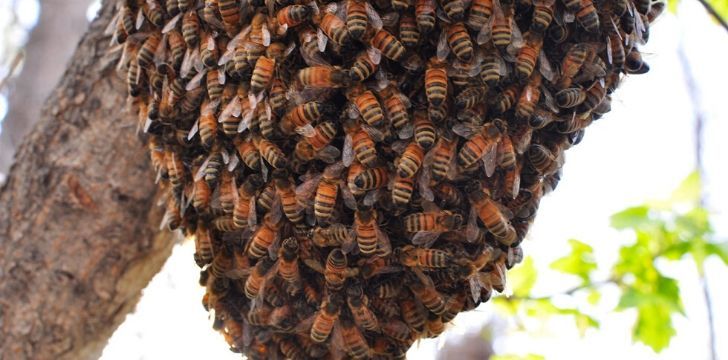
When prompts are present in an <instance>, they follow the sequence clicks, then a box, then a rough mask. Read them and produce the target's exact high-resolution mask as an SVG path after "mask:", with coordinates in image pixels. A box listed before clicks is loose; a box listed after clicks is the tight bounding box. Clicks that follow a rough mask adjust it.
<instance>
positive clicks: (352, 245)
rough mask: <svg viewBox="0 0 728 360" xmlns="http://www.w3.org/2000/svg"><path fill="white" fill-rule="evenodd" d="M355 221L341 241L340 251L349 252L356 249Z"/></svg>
mask: <svg viewBox="0 0 728 360" xmlns="http://www.w3.org/2000/svg"><path fill="white" fill-rule="evenodd" d="M356 227H357V226H356V223H355V224H354V226H353V228H352V229H351V230H349V232H348V236H347V237H346V239H344V241H343V242H342V243H341V251H343V252H344V254H350V253H351V252H352V251H354V250H355V249H357V245H358V244H357V242H356Z"/></svg>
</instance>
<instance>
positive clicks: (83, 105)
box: [0, 1, 173, 359]
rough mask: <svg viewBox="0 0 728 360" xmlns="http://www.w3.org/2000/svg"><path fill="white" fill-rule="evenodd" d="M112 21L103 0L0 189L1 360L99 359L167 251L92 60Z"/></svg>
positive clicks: (126, 126) (142, 156)
mask: <svg viewBox="0 0 728 360" xmlns="http://www.w3.org/2000/svg"><path fill="white" fill-rule="evenodd" d="M112 16H113V2H111V1H105V2H104V5H103V8H102V10H101V12H100V14H99V18H97V19H96V20H95V21H94V22H93V23H92V24H91V27H90V29H89V31H88V32H87V33H86V35H85V36H84V37H83V39H82V41H81V44H80V45H79V48H78V49H77V50H76V53H75V54H74V56H73V58H72V59H71V63H70V65H69V68H68V69H67V70H66V73H65V75H64V76H63V78H62V79H61V82H60V84H58V86H57V87H56V90H55V91H54V92H53V94H52V95H51V97H50V99H49V100H48V101H47V103H46V106H45V107H44V108H43V110H42V111H41V115H40V119H39V121H38V123H37V125H36V126H35V127H34V129H33V130H32V131H31V133H30V134H29V135H28V136H27V137H26V138H25V139H24V141H23V142H22V144H21V145H20V147H19V148H18V152H17V155H16V160H15V164H14V165H13V166H12V167H11V170H10V174H9V177H8V180H7V183H6V184H5V185H4V186H3V187H2V188H0V359H86V358H96V357H98V355H99V354H100V353H101V351H102V349H103V347H104V345H105V344H106V341H107V339H108V337H109V336H111V334H112V332H113V331H114V330H115V329H116V327H117V326H118V325H119V324H120V323H121V322H122V321H123V319H124V317H125V316H126V314H127V313H128V312H129V311H131V310H132V309H133V307H134V306H135V304H136V303H137V301H138V299H139V296H140V292H141V289H142V288H143V287H144V286H145V285H146V284H147V282H148V281H149V280H150V279H151V277H152V276H153V275H154V274H155V273H156V272H157V271H158V270H159V269H160V267H161V266H162V264H163V263H164V261H165V259H166V258H167V256H168V255H169V253H170V251H171V248H172V244H173V241H172V236H171V234H170V233H168V232H159V231H158V230H157V225H158V224H159V222H160V219H161V217H162V212H163V211H162V209H161V208H160V207H158V206H156V202H157V199H156V198H155V197H156V189H157V186H156V185H155V184H154V181H153V178H154V176H153V172H152V171H151V168H150V165H149V163H148V158H147V155H146V151H145V148H144V146H143V145H142V143H141V142H140V141H139V140H138V138H137V136H136V135H135V127H136V120H135V119H136V116H134V115H132V114H129V113H126V112H125V111H124V110H123V109H124V108H125V106H126V90H125V87H124V83H123V81H122V79H121V78H120V77H119V76H118V75H117V74H115V72H114V71H113V66H111V67H107V68H104V63H103V61H101V60H102V58H103V56H104V54H105V53H106V51H107V47H108V43H109V37H108V36H105V35H104V34H103V32H104V28H105V27H106V25H107V24H108V22H109V21H110V19H111V17H112ZM109 68H110V69H109Z"/></svg>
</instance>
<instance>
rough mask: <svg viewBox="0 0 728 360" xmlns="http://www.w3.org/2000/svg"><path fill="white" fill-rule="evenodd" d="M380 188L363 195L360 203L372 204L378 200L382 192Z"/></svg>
mask: <svg viewBox="0 0 728 360" xmlns="http://www.w3.org/2000/svg"><path fill="white" fill-rule="evenodd" d="M381 190H382V189H376V190H373V191H370V192H368V193H367V194H366V195H364V199H362V204H364V205H374V204H376V203H377V201H378V200H379V195H380V194H381V193H382V191H381Z"/></svg>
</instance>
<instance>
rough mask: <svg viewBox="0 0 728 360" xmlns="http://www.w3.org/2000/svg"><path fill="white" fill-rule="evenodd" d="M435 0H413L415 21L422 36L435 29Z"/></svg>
mask: <svg viewBox="0 0 728 360" xmlns="http://www.w3.org/2000/svg"><path fill="white" fill-rule="evenodd" d="M436 7H437V6H436V5H435V0H415V20H416V21H417V29H419V30H420V33H421V34H422V35H426V34H428V33H429V32H430V31H432V30H433V29H434V28H435V21H436V19H435V9H436Z"/></svg>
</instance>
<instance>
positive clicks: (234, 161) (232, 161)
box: [227, 153, 240, 172]
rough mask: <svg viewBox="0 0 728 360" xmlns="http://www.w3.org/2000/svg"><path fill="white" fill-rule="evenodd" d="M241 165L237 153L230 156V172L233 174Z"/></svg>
mask: <svg viewBox="0 0 728 360" xmlns="http://www.w3.org/2000/svg"><path fill="white" fill-rule="evenodd" d="M239 164H240V158H238V155H237V154H236V153H232V154H231V155H230V162H229V163H228V167H227V169H228V171H230V172H232V171H233V170H235V168H236V167H238V165H239Z"/></svg>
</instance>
